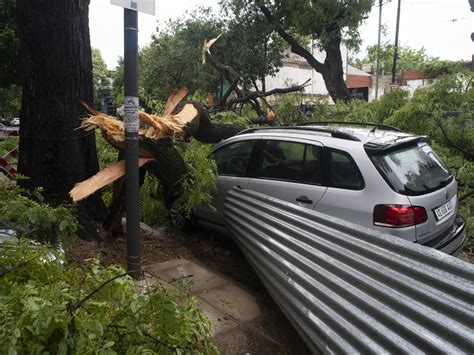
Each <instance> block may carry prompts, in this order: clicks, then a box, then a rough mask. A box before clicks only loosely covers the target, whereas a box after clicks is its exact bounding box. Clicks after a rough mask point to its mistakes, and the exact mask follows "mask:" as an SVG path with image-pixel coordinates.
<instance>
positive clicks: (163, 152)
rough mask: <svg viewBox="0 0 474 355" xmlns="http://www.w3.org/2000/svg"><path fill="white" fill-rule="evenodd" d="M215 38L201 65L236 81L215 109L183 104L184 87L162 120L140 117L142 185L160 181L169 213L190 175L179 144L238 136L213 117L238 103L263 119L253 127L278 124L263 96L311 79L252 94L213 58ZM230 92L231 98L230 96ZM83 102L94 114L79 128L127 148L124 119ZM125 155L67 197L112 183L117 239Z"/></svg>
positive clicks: (108, 225) (108, 224) (109, 224)
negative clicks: (146, 179)
mask: <svg viewBox="0 0 474 355" xmlns="http://www.w3.org/2000/svg"><path fill="white" fill-rule="evenodd" d="M216 40H217V38H215V39H212V40H210V41H205V42H204V47H203V64H205V62H206V60H205V59H206V56H207V57H208V58H210V62H211V63H213V66H214V67H215V68H216V69H217V70H221V71H222V72H223V73H224V75H225V76H226V77H227V79H228V80H229V81H231V82H233V85H231V87H230V88H229V90H228V91H227V92H226V93H225V94H224V96H223V97H222V99H221V100H220V101H219V102H218V103H217V105H212V106H210V107H205V106H203V105H202V104H200V103H196V102H185V103H183V104H180V103H181V101H182V100H183V99H184V97H185V96H186V95H187V93H188V90H187V89H186V88H181V89H177V90H174V91H173V92H172V94H171V95H170V97H169V98H168V100H167V102H166V105H165V109H164V111H163V114H162V115H161V116H158V115H150V114H147V113H145V112H139V114H138V118H139V122H140V127H141V128H140V129H139V132H138V134H139V157H140V159H139V167H140V176H141V183H143V179H144V175H145V172H148V173H149V174H151V175H152V176H154V177H156V178H157V179H158V180H159V181H160V184H161V186H162V187H163V191H164V194H163V199H164V202H165V205H166V207H167V208H168V209H176V208H179V206H176V203H177V201H178V202H179V197H180V196H181V195H182V194H183V187H182V182H183V178H184V177H185V176H187V175H188V173H189V171H188V166H187V165H186V163H185V161H184V159H183V156H182V154H181V152H180V151H179V150H178V149H177V147H176V142H178V141H189V140H190V139H192V138H194V139H196V140H197V141H199V142H201V143H210V144H212V143H218V142H220V141H221V140H224V139H226V138H229V137H232V136H234V135H236V134H237V133H239V132H240V131H242V130H243V129H245V128H246V127H245V126H243V125H239V124H226V123H215V122H213V120H212V119H211V117H210V113H211V112H213V113H215V112H219V111H222V110H228V109H229V108H231V107H233V106H235V105H236V104H247V103H249V104H250V105H251V106H252V107H253V108H254V109H255V111H256V112H257V114H258V115H259V116H258V117H257V118H254V119H250V120H249V123H252V124H267V125H268V124H270V125H274V124H275V113H274V112H273V110H272V109H271V106H270V105H268V103H267V102H266V101H265V104H266V105H267V107H268V108H267V109H266V110H265V111H263V109H262V108H261V105H260V103H259V99H265V97H267V96H270V95H273V94H285V93H289V92H295V91H301V90H302V89H303V88H304V87H305V86H307V85H308V81H307V82H305V83H303V84H301V85H297V86H292V87H289V88H281V89H273V90H270V91H259V90H258V88H257V85H256V83H254V87H255V88H256V90H255V91H248V90H246V89H245V85H240V86H239V83H240V84H242V82H241V78H242V75H241V74H240V73H239V72H237V71H236V70H235V69H233V68H231V67H229V66H226V65H224V64H222V63H220V62H219V61H218V60H217V59H215V58H214V57H212V55H211V53H210V50H209V49H210V47H211V45H212V44H213V43H214V42H215V41H216ZM231 94H233V96H232V97H231ZM224 103H225V104H224ZM82 104H83V106H84V107H85V108H86V109H87V110H88V111H89V113H90V114H91V115H90V117H88V118H87V119H85V120H84V121H83V122H82V124H81V128H82V129H83V130H85V131H91V130H94V129H96V128H99V129H100V130H101V132H102V136H103V137H104V138H105V139H106V140H107V142H108V143H110V144H111V145H112V146H113V147H115V148H116V149H117V150H119V152H123V149H124V146H125V130H124V124H123V121H121V120H119V119H117V118H116V117H113V116H108V115H106V114H104V113H101V112H98V111H96V110H95V109H93V108H91V107H90V106H89V105H87V104H86V103H84V102H83V103H82ZM122 155H123V154H122V153H119V160H118V162H117V163H115V164H112V165H111V166H108V167H107V168H105V169H103V170H102V171H100V172H99V173H97V174H96V175H94V176H93V177H91V178H89V179H87V180H85V181H83V182H80V183H78V184H76V185H75V187H74V188H73V189H72V190H71V191H70V193H69V195H70V197H71V199H72V200H73V201H74V202H79V201H81V200H83V199H85V198H87V197H88V196H90V195H92V194H93V193H94V192H96V191H97V190H99V189H101V188H102V187H104V186H105V185H107V184H110V183H114V189H113V197H112V204H111V206H110V207H109V211H108V216H107V217H106V219H105V222H104V224H103V225H104V228H105V230H106V231H107V232H111V233H113V234H115V235H119V234H122V233H123V231H122V228H121V218H122V215H123V213H124V204H125V200H124V199H125V198H124V195H125V194H124V189H125V187H124V184H123V176H124V175H125V164H124V161H123V160H122Z"/></svg>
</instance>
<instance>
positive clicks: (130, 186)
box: [124, 9, 141, 279]
mask: <svg viewBox="0 0 474 355" xmlns="http://www.w3.org/2000/svg"><path fill="white" fill-rule="evenodd" d="M137 57H138V13H137V12H136V11H133V10H129V9H124V96H125V100H124V116H125V117H124V126H125V201H126V215H127V272H128V273H129V274H130V275H131V276H132V277H133V278H135V279H137V278H140V277H141V256H140V237H139V228H140V220H139V216H140V212H139V207H138V60H137Z"/></svg>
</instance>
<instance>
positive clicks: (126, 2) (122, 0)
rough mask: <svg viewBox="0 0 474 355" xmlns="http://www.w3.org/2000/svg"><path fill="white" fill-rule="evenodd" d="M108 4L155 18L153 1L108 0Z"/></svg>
mask: <svg viewBox="0 0 474 355" xmlns="http://www.w3.org/2000/svg"><path fill="white" fill-rule="evenodd" d="M110 3H111V4H112V5H117V6H120V7H124V8H126V9H129V10H135V11H138V12H143V13H145V14H149V15H153V16H155V0H110Z"/></svg>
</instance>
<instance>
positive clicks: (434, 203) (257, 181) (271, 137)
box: [194, 123, 466, 254]
mask: <svg viewBox="0 0 474 355" xmlns="http://www.w3.org/2000/svg"><path fill="white" fill-rule="evenodd" d="M212 158H213V159H215V161H216V165H217V173H218V176H217V192H216V194H215V196H214V201H213V206H205V205H201V206H199V207H198V208H197V210H196V211H195V216H194V217H195V218H196V220H197V221H200V222H204V223H207V224H211V225H214V226H220V227H225V224H224V218H223V208H224V201H225V197H226V193H227V191H228V190H229V189H231V188H232V187H233V186H236V185H237V186H240V187H242V188H246V189H250V190H254V191H257V192H261V193H264V194H267V195H269V196H273V197H276V198H279V199H282V200H285V201H289V202H292V203H296V204H299V205H300V206H304V207H307V208H310V209H313V210H316V211H320V212H322V213H326V214H329V215H332V216H335V217H338V218H340V219H342V220H346V221H350V222H354V223H357V224H360V225H363V226H367V227H371V228H374V229H377V230H379V231H381V232H384V233H388V234H391V235H393V236H394V237H400V238H403V239H406V240H408V241H413V242H416V243H419V244H423V245H426V246H429V247H433V248H436V249H439V250H441V251H444V252H446V253H449V254H457V253H459V251H460V250H461V248H462V245H463V242H464V239H465V236H466V231H465V222H464V220H463V219H462V217H461V216H459V215H458V213H457V210H458V199H457V182H456V180H455V179H454V176H453V175H452V174H451V172H450V171H449V169H448V168H447V167H446V166H445V165H444V163H443V162H442V161H441V159H440V158H439V157H438V156H437V155H436V153H435V152H434V151H433V150H432V149H431V147H430V146H429V144H428V143H427V140H426V137H423V136H414V135H411V134H408V133H405V132H402V131H400V130H398V129H396V128H394V127H390V126H385V125H375V124H374V125H370V124H359V125H358V124H353V123H351V124H345V123H338V124H335V123H331V124H329V123H315V124H312V125H305V126H294V127H271V128H252V129H248V130H245V131H243V132H241V133H240V134H238V135H236V136H234V137H231V138H229V139H227V140H225V141H223V142H221V143H220V144H218V145H216V146H215V147H214V149H213V151H212Z"/></svg>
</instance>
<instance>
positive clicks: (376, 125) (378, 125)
mask: <svg viewBox="0 0 474 355" xmlns="http://www.w3.org/2000/svg"><path fill="white" fill-rule="evenodd" d="M331 124H338V125H348V126H350V125H353V126H369V127H374V130H375V129H382V130H385V131H396V132H403V131H402V130H401V129H400V128H397V127H394V126H390V125H386V124H382V123H371V122H347V121H323V122H305V123H300V124H298V126H302V127H304V126H309V125H321V126H325V125H331Z"/></svg>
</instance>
